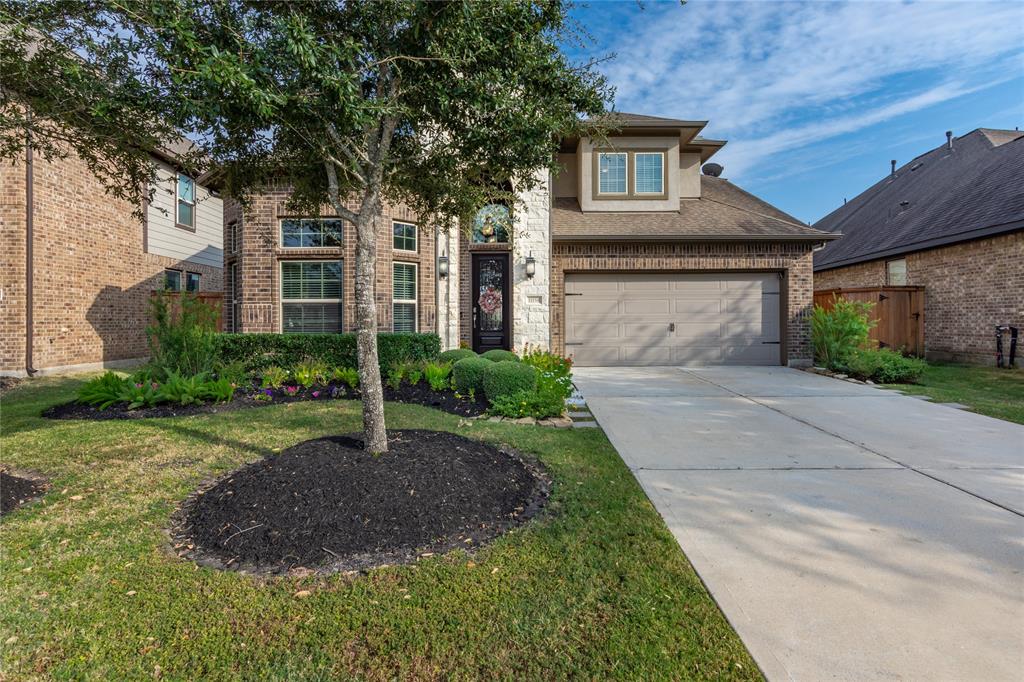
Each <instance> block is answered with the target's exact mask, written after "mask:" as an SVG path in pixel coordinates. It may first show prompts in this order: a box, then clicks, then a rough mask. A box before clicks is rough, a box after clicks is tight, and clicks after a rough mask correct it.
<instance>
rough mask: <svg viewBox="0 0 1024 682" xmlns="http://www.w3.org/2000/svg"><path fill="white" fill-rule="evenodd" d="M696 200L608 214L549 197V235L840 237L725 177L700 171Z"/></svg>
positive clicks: (569, 238)
mask: <svg viewBox="0 0 1024 682" xmlns="http://www.w3.org/2000/svg"><path fill="white" fill-rule="evenodd" d="M700 180H701V198H700V199H683V200H682V201H680V202H679V210H678V211H666V212H658V213H640V212H638V213H611V212H600V213H597V212H588V213H584V212H583V211H581V210H580V206H579V203H578V202H577V201H576V199H574V198H558V199H555V201H554V206H553V207H552V216H551V232H552V238H553V239H554V240H556V241H572V240H588V239H589V240H595V239H614V240H637V241H641V240H644V241H646V240H708V239H714V240H717V239H730V240H743V239H755V240H772V239H777V240H793V239H796V240H810V241H818V240H826V239H835V238H837V237H838V236H839V235H835V234H829V233H827V232H821V231H819V230H815V229H813V228H810V227H808V226H807V225H804V224H803V223H801V222H800V221H798V220H797V219H796V218H794V217H793V216H791V215H788V214H786V213H784V212H783V211H780V210H779V209H777V208H775V207H774V206H772V205H771V204H769V203H767V202H765V201H762V200H761V199H758V198H757V197H755V196H754V195H752V194H750V193H748V192H745V191H743V190H742V189H740V188H739V187H737V186H736V185H734V184H732V183H731V182H729V181H728V180H726V179H724V178H715V177H711V176H709V175H702V176H701V178H700Z"/></svg>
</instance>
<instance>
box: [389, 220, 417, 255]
mask: <svg viewBox="0 0 1024 682" xmlns="http://www.w3.org/2000/svg"><path fill="white" fill-rule="evenodd" d="M395 225H410V226H412V241H413V244H414V246H413V248H412V250H410V249H396V248H395ZM391 250H392V251H397V252H399V253H419V252H420V228H419V225H417V224H416V223H411V222H408V221H406V220H392V221H391Z"/></svg>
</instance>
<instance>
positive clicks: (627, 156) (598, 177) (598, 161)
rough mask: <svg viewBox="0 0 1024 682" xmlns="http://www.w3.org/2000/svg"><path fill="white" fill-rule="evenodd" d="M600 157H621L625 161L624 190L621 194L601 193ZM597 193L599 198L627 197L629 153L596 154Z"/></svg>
mask: <svg viewBox="0 0 1024 682" xmlns="http://www.w3.org/2000/svg"><path fill="white" fill-rule="evenodd" d="M602 156H622V157H624V158H625V159H626V168H625V170H626V189H625V191H623V192H602V191H601V157H602ZM597 193H598V195H600V196H605V197H625V196H629V152H598V153H597Z"/></svg>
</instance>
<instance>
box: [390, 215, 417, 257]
mask: <svg viewBox="0 0 1024 682" xmlns="http://www.w3.org/2000/svg"><path fill="white" fill-rule="evenodd" d="M392 245H393V246H394V249H395V251H416V226H415V225H411V224H409V223H400V222H397V221H396V222H395V223H394V241H393V243H392Z"/></svg>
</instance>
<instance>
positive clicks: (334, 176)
mask: <svg viewBox="0 0 1024 682" xmlns="http://www.w3.org/2000/svg"><path fill="white" fill-rule="evenodd" d="M324 168H325V169H326V170H327V195H328V196H327V198H328V201H330V202H331V207H332V208H334V212H335V213H337V214H338V216H339V217H341V218H344V219H345V220H347V221H349V222H350V223H352V224H353V225H354V224H355V223H356V220H357V219H358V218H359V216H357V215H356V214H355V213H354V212H353V211H351V210H349V209H348V208H346V207H345V205H344V204H343V203H342V202H341V194H340V193H339V191H338V171H337V170H336V169H335V168H334V165H333V164H332V163H331V162H329V161H324Z"/></svg>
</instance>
